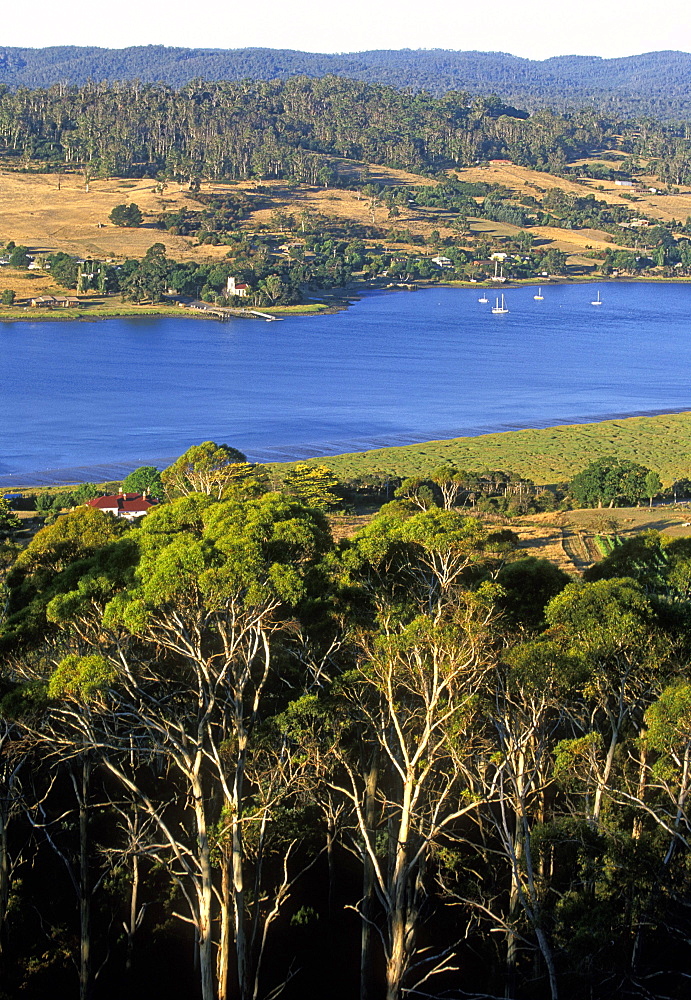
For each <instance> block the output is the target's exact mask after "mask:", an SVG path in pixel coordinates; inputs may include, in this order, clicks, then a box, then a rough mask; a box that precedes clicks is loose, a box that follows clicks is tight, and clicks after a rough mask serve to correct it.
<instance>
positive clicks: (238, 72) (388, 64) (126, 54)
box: [0, 45, 691, 119]
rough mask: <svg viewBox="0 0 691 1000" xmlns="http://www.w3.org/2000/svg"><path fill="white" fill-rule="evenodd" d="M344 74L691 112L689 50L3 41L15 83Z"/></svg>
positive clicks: (531, 100)
mask: <svg viewBox="0 0 691 1000" xmlns="http://www.w3.org/2000/svg"><path fill="white" fill-rule="evenodd" d="M300 75H304V76H309V77H313V78H317V77H323V76H329V75H334V76H341V77H347V78H349V79H352V80H360V81H362V82H364V83H379V84H388V85H390V86H394V87H403V88H410V89H411V90H426V91H428V92H429V93H431V94H434V95H441V94H444V93H446V92H447V91H451V90H464V91H468V92H469V93H470V94H486V93H496V94H497V95H499V96H500V97H501V99H502V100H503V101H506V102H508V103H517V104H519V105H521V106H524V107H527V108H528V109H529V110H535V109H538V108H545V107H549V108H554V109H556V110H565V109H566V108H579V107H591V108H594V109H596V110H599V111H601V112H608V113H612V114H618V115H622V116H624V117H631V116H634V117H635V116H639V115H652V116H654V117H657V118H665V119H677V118H688V117H690V116H691V86H690V85H689V80H690V79H691V55H690V54H688V53H686V52H674V51H666V52H648V53H645V54H644V55H637V56H627V57H625V58H621V59H601V58H599V57H597V56H558V57H556V58H552V59H545V60H543V61H534V60H531V59H522V58H519V57H518V56H512V55H508V54H507V53H503V52H455V51H452V50H446V49H430V50H421V49H418V50H410V49H403V50H381V51H372V52H355V53H346V54H341V55H326V54H320V53H310V52H296V51H291V50H287V49H260V48H246V49H187V48H166V47H165V46H161V45H148V46H134V47H131V48H127V49H102V48H96V47H77V46H54V47H51V48H43V49H29V48H4V49H2V48H0V83H4V84H6V85H7V86H10V87H12V88H15V87H30V88H33V87H50V86H52V85H53V84H60V83H62V84H76V85H82V84H84V83H86V82H87V81H89V80H99V81H103V80H107V81H111V82H112V81H115V80H133V79H138V80H141V81H142V82H143V83H155V82H162V83H166V84H168V85H169V86H171V87H174V88H180V87H183V86H185V84H188V83H189V82H190V81H192V80H194V79H197V78H202V79H206V80H216V81H219V80H231V81H232V80H243V79H249V80H274V79H275V80H286V79H288V78H290V77H293V76H300Z"/></svg>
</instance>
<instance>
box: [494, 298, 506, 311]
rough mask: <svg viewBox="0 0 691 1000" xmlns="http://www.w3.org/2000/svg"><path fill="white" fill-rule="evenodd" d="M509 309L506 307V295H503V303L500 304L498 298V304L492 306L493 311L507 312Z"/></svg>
mask: <svg viewBox="0 0 691 1000" xmlns="http://www.w3.org/2000/svg"><path fill="white" fill-rule="evenodd" d="M508 311H509V310H508V309H507V308H506V303H505V302H504V296H503V295H502V297H501V305H499V299H497V304H496V305H494V306H492V312H493V313H507V312H508Z"/></svg>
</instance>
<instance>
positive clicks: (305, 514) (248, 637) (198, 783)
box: [53, 494, 330, 1000]
mask: <svg viewBox="0 0 691 1000" xmlns="http://www.w3.org/2000/svg"><path fill="white" fill-rule="evenodd" d="M138 544H139V547H140V559H139V563H138V566H137V569H136V574H135V585H134V586H133V587H132V588H130V589H129V590H128V591H124V592H122V593H121V594H119V595H117V596H116V597H114V598H113V600H112V601H111V602H110V604H109V605H108V606H107V608H106V610H105V613H104V616H103V620H102V623H101V637H102V636H103V633H104V630H109V631H110V633H111V635H112V636H113V641H112V643H111V646H110V649H108V650H107V651H106V650H105V648H104V646H103V645H101V646H100V647H99V654H98V655H97V656H96V660H97V661H98V662H95V661H94V662H92V663H91V664H87V663H86V661H85V658H84V657H75V658H73V659H72V660H69V659H68V660H66V661H63V663H62V664H61V665H60V667H59V668H58V671H57V672H56V677H57V678H61V680H60V684H61V688H62V692H63V694H65V695H69V694H70V686H71V687H72V690H74V689H75V687H74V685H75V680H74V677H75V676H81V674H82V673H84V674H85V676H88V675H89V671H93V673H94V675H95V676H96V677H97V678H98V679H97V681H96V682H95V683H94V685H93V689H94V691H97V692H98V702H93V703H92V709H91V712H90V714H89V715H88V716H87V715H86V713H84V712H83V711H81V712H80V711H79V710H78V709H77V707H76V706H75V705H74V704H73V705H72V706H71V707H70V706H68V707H67V708H66V709H65V711H66V712H71V713H72V716H71V717H72V718H73V719H74V722H75V725H77V726H80V727H82V728H83V729H84V730H85V733H86V736H87V737H88V739H90V740H91V741H92V742H93V743H94V745H96V746H98V747H100V748H101V749H102V751H103V752H104V760H105V763H106V766H107V767H108V768H109V769H110V770H111V771H112V773H114V774H116V775H117V776H118V778H119V779H120V781H121V782H122V784H123V785H124V786H125V787H126V788H127V789H128V791H129V792H130V793H132V794H133V795H134V796H135V797H137V799H138V801H139V803H140V806H141V808H142V809H143V810H144V812H146V813H147V814H148V815H149V817H150V818H151V819H152V820H153V821H154V822H155V824H156V829H157V831H158V833H157V840H156V843H154V844H149V846H148V848H147V850H148V852H149V854H150V855H151V856H152V857H157V858H158V859H159V860H160V861H161V862H165V863H166V864H167V866H168V869H169V871H170V872H171V874H172V876H173V877H174V878H175V880H176V881H177V884H178V886H179V888H180V891H181V893H182V895H183V898H184V899H185V900H186V903H187V907H188V911H189V917H188V918H187V919H189V920H191V922H192V923H193V924H194V927H195V931H196V936H197V947H198V955H199V970H200V979H201V992H202V997H203V1000H216V998H217V997H218V998H221V1000H222V998H224V997H226V996H227V991H228V982H229V969H230V966H229V950H230V948H231V947H232V948H233V949H234V955H235V963H234V965H235V970H234V971H235V975H236V977H237V980H238V983H239V990H240V996H241V998H242V1000H249V998H250V997H253V996H254V995H256V993H257V989H258V986H257V983H258V971H259V970H258V965H257V961H258V959H259V958H260V957H261V956H262V955H263V953H264V951H265V943H266V942H265V938H266V934H265V932H264V931H266V930H268V927H269V926H270V923H271V921H272V920H273V919H275V915H276V914H275V900H274V899H271V907H270V911H269V913H268V915H265V917H264V918H263V923H262V922H261V921H260V920H259V916H258V914H257V908H258V907H260V906H261V905H266V903H267V899H269V898H270V896H269V897H267V896H266V894H265V893H264V894H262V893H258V892H257V890H258V885H257V884H256V883H255V882H253V881H252V880H251V879H250V877H249V873H248V853H247V849H246V846H245V837H246V830H247V823H248V822H249V823H251V824H252V826H256V825H257V824H259V825H262V824H264V826H266V824H268V823H270V821H271V818H272V809H273V807H274V805H275V803H276V802H277V801H278V800H279V798H280V794H279V789H278V785H280V781H278V782H277V778H278V777H279V776H280V774H281V769H280V768H278V767H277V766H276V761H275V760H274V763H273V765H272V766H271V767H270V768H269V767H268V765H266V760H267V759H268V758H267V756H266V753H264V755H263V758H262V759H263V760H264V762H265V763H264V766H263V773H264V775H265V778H264V779H263V784H262V781H261V780H260V776H259V770H261V766H260V763H259V757H258V756H257V755H256V754H255V752H254V748H253V743H252V741H253V737H254V734H255V730H256V725H257V720H258V716H259V712H260V707H261V706H262V705H263V703H264V700H265V698H266V697H267V695H268V693H269V692H270V691H272V692H273V699H274V700H273V701H272V704H273V703H275V694H276V691H275V688H276V678H275V657H276V652H277V649H278V648H280V649H281V652H282V657H283V665H284V666H285V663H286V660H287V654H286V643H288V642H289V641H290V637H291V636H292V635H293V634H294V633H295V632H296V630H297V628H298V626H297V623H296V621H295V617H294V609H295V608H296V607H297V606H298V605H299V604H300V602H301V601H302V600H303V599H304V598H305V597H306V596H307V595H308V592H309V589H310V578H311V575H312V574H313V573H315V572H316V570H315V566H316V563H317V562H318V560H319V559H320V557H321V556H322V554H323V553H324V552H325V551H326V549H327V548H328V546H329V545H330V535H329V533H328V529H327V526H326V523H325V521H324V519H323V517H322V516H321V515H320V514H319V512H317V511H310V510H307V509H306V508H304V507H302V506H300V505H299V504H296V503H295V502H293V501H290V500H287V499H286V498H284V497H281V496H279V495H276V494H268V495H266V496H264V497H262V498H261V499H259V500H256V501H247V502H244V503H239V502H235V501H223V502H220V503H218V502H215V501H214V500H213V499H212V498H211V497H209V496H200V495H190V496H188V497H185V498H182V499H180V500H178V501H174V502H173V503H171V504H168V505H166V506H164V507H162V508H160V510H156V511H154V512H152V513H151V514H149V515H148V516H147V519H146V522H145V523H144V524H143V525H142V526H141V528H140V529H139V532H138ZM72 597H73V600H72V602H69V601H68V602H63V604H62V605H60V608H59V609H58V610H60V611H62V612H63V614H64V618H63V624H64V625H65V627H69V625H70V621H74V620H76V619H77V618H78V617H79V616H80V614H81V616H82V620H84V615H83V613H82V612H81V610H80V601H79V596H78V595H72ZM56 613H57V612H56ZM56 684H57V681H56ZM272 685H273V687H272ZM53 693H54V694H55V695H57V694H58V688H57V687H55V686H54V690H53ZM133 739H134V740H135V741H136V743H137V745H138V746H139V748H140V754H142V755H147V754H148V755H149V758H150V759H151V760H154V759H159V760H160V761H161V763H162V764H163V765H164V766H165V767H167V768H172V769H173V771H174V773H175V774H176V775H177V778H176V780H177V782H178V783H179V788H180V795H181V801H182V802H183V803H184V809H183V813H184V814H185V815H186V816H187V817H189V819H190V820H191V827H192V829H193V830H194V836H193V838H191V839H190V838H189V836H187V832H186V822H185V815H183V817H182V818H181V819H180V818H176V814H175V811H171V809H170V808H169V807H168V806H167V804H166V803H158V802H156V801H154V800H153V799H152V798H151V797H150V796H149V795H148V794H147V793H146V791H145V790H144V789H143V788H142V787H141V786H140V785H139V784H138V782H137V779H136V775H135V774H133V773H132V769H131V768H128V767H127V766H126V760H127V759H128V755H129V753H130V746H131V741H132V740H133ZM267 768H268V770H269V771H270V772H271V773H272V775H273V785H272V781H271V780H270V779H269V778H266V773H267ZM283 771H284V772H285V768H283ZM248 775H249V776H251V777H250V778H248ZM262 787H263V789H264V791H263V792H261V788H262ZM260 792H261V794H260ZM283 795H284V796H285V790H284V791H283ZM262 796H263V801H264V805H263V806H261V807H259V812H257V810H256V809H255V808H254V807H252V808H249V803H250V800H255V799H259V800H261V799H262ZM215 842H217V843H218V846H219V848H220V855H221V858H222V861H221V865H222V866H223V865H225V864H226V863H227V865H228V871H227V874H228V877H227V878H225V876H224V877H223V878H222V879H221V886H220V887H219V885H218V882H217V881H216V880H215V871H214V861H213V844H214V843H215ZM290 853H291V851H289V852H288V854H289V855H290ZM254 874H255V875H256V871H255V873H254ZM290 882H291V879H290V876H289V875H288V874H286V872H285V871H284V877H283V880H282V882H281V886H282V888H281V889H280V891H279V892H278V896H277V898H278V899H281V900H282V899H285V897H286V893H287V892H288V890H289V886H290ZM248 894H249V895H251V897H252V905H253V906H254V908H255V910H254V912H251V913H250V912H248ZM216 913H218V914H219V916H220V920H219V921H218V922H217V921H216V920H215V914H216ZM272 914H273V915H272ZM217 923H218V924H219V926H220V942H221V944H222V946H221V947H220V949H219V947H218V945H219V938H218V936H217V931H216V924H217ZM256 926H259V927H263V928H264V931H263V932H262V934H261V935H257V934H254V936H253V935H252V927H256ZM231 928H232V929H231ZM252 942H254V943H255V944H256V946H257V947H256V948H255V950H254V952H253V951H252V948H251V944H252Z"/></svg>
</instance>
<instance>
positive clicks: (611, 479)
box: [569, 456, 650, 507]
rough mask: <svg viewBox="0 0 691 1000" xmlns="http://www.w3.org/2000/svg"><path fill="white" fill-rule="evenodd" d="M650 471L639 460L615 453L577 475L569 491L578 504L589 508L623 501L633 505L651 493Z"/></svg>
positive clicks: (611, 505) (612, 505)
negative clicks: (632, 460) (649, 491)
mask: <svg viewBox="0 0 691 1000" xmlns="http://www.w3.org/2000/svg"><path fill="white" fill-rule="evenodd" d="M649 474H650V469H647V468H646V467H645V466H644V465H639V463H638V462H631V461H629V460H628V459H620V458H617V457H616V456H610V457H607V458H598V459H597V460H596V461H594V462H591V463H590V465H588V466H587V467H586V468H585V469H583V471H582V472H579V473H578V475H576V476H574V478H573V479H572V480H571V482H570V483H569V490H570V491H571V493H572V494H573V496H574V497H575V499H576V500H577V501H578V502H579V503H581V504H583V505H585V506H589V507H592V506H595V505H597V506H598V507H602V506H603V505H604V504H608V505H609V506H610V507H614V506H616V505H617V503H619V502H621V501H624V502H626V503H629V504H633V503H636V502H637V501H638V500H641V499H642V498H643V497H646V496H649V493H648V487H649V482H648V480H647V477H648V475H649Z"/></svg>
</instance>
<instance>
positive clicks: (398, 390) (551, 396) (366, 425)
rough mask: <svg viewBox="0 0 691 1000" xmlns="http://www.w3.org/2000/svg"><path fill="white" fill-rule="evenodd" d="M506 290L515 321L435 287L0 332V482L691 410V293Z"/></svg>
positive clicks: (113, 475)
mask: <svg viewBox="0 0 691 1000" xmlns="http://www.w3.org/2000/svg"><path fill="white" fill-rule="evenodd" d="M598 287H599V288H600V289H601V292H602V299H603V305H602V306H601V307H600V308H597V309H596V308H594V307H593V306H591V305H590V302H591V300H592V299H593V298H594V297H595V291H596V289H597V288H598ZM504 291H505V295H506V303H507V306H508V308H509V310H510V311H509V313H508V315H504V316H495V315H492V313H491V306H492V304H493V302H494V295H493V294H492V293H491V292H490V293H488V298H489V299H490V302H489V304H487V305H481V304H479V303H478V301H477V300H478V297H479V296H480V295H481V292H480V291H479V290H474V289H451V288H432V289H425V290H421V291H418V292H415V293H413V294H411V293H405V292H395V293H378V294H371V295H367V296H366V297H364V298H363V299H362V300H361V301H360V302H358V303H356V304H355V305H353V306H352V307H351V308H350V309H348V310H347V311H345V312H342V313H338V314H336V315H331V316H321V317H294V318H290V319H287V320H284V321H283V322H281V323H264V322H261V321H259V320H245V319H237V320H232V321H231V322H229V323H226V324H220V323H214V322H210V321H207V320H196V319H186V318H180V319H177V318H172V319H168V318H166V319H137V320H124V319H122V320H104V321H101V322H96V323H69V322H40V323H32V322H22V323H5V324H0V351H1V353H0V359H1V360H0V398H1V399H2V401H3V417H2V426H1V430H0V485H9V484H11V483H12V482H18V481H21V482H22V483H28V482H34V483H39V482H43V483H50V482H56V481H70V482H75V481H78V480H80V479H89V480H93V479H98V480H106V479H119V478H122V476H123V475H125V474H126V473H127V472H128V471H129V470H130V469H132V468H135V467H136V466H138V465H142V464H160V465H163V464H167V463H168V462H169V461H170V460H172V459H173V458H174V457H175V456H177V455H179V454H180V453H181V452H183V451H184V450H185V449H186V448H187V447H189V445H191V444H194V443H197V442H199V441H203V440H208V439H213V440H215V441H224V442H227V443H228V444H232V445H234V446H236V447H238V448H240V449H241V450H243V451H245V452H246V453H247V454H248V456H249V457H250V458H251V459H253V460H256V461H271V460H275V461H280V460H290V459H295V458H304V457H308V456H311V455H321V454H337V453H339V452H344V451H355V450H364V449H366V448H375V447H384V446H386V445H392V444H409V443H411V442H414V441H425V440H431V439H438V438H446V437H456V436H461V435H468V434H480V433H486V432H488V431H496V430H515V429H517V428H522V427H546V426H553V425H556V424H562V423H576V422H580V421H593V420H601V419H605V418H607V417H614V416H626V415H631V414H636V413H661V412H662V413H664V412H672V411H674V410H686V409H691V393H690V392H689V379H688V372H689V362H691V337H690V336H689V315H690V313H691V286H688V285H673V284H654V285H653V284H643V283H639V284H636V283H627V284H621V285H617V284H613V283H610V284H604V283H603V284H601V285H599V286H598V285H558V286H554V287H549V286H547V287H544V286H543V294H544V301H542V302H535V301H534V299H533V294H534V292H535V289H534V288H521V289H510V288H509V289H508V290H506V289H505V290H504Z"/></svg>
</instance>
